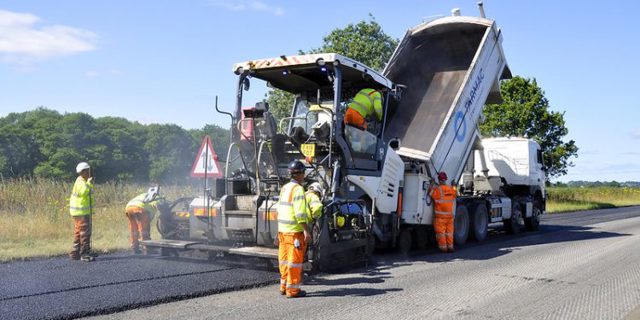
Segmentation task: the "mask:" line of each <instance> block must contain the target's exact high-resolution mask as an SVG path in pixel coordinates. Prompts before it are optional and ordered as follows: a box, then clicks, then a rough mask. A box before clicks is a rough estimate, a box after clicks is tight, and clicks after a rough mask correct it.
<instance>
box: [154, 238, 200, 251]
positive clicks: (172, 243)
mask: <svg viewBox="0 0 640 320" xmlns="http://www.w3.org/2000/svg"><path fill="white" fill-rule="evenodd" d="M199 243H201V242H197V241H184V240H169V239H162V240H144V241H142V244H143V245H144V246H147V247H156V248H174V249H186V248H187V247H188V246H191V245H194V244H199Z"/></svg>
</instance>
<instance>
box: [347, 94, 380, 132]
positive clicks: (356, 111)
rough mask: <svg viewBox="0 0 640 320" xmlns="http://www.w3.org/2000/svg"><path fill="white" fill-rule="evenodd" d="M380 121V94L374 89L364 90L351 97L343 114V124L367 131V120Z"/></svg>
mask: <svg viewBox="0 0 640 320" xmlns="http://www.w3.org/2000/svg"><path fill="white" fill-rule="evenodd" d="M374 119H375V120H377V121H378V122H380V121H382V94H380V92H378V91H377V90H375V89H371V88H365V89H362V90H360V91H358V93H357V94H356V95H355V97H353V100H351V102H350V103H349V105H348V106H347V111H346V112H345V114H344V123H345V124H347V125H350V126H353V127H357V128H359V129H362V130H367V120H368V121H372V120H374Z"/></svg>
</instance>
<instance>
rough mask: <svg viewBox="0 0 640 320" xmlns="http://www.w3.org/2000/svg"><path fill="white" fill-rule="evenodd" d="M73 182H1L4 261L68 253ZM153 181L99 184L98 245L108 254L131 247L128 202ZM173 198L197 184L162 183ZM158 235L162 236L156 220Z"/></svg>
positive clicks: (1, 250)
mask: <svg viewBox="0 0 640 320" xmlns="http://www.w3.org/2000/svg"><path fill="white" fill-rule="evenodd" d="M72 186H73V185H72V182H55V181H48V180H13V181H6V180H5V181H2V182H1V183H0V261H9V260H19V259H25V258H33V257H51V256H59V255H63V254H66V253H68V252H69V251H70V250H71V245H72V242H73V218H71V216H69V194H70V192H71V188H72ZM148 187H149V186H148V185H135V184H119V183H106V184H97V185H96V187H95V198H96V207H95V215H94V216H93V235H92V239H91V240H92V249H93V250H95V251H98V252H102V253H106V252H112V251H117V250H122V249H127V248H128V247H129V228H128V220H127V218H126V216H125V214H124V206H125V205H126V203H127V202H128V201H129V200H130V199H131V198H133V197H134V196H136V195H138V194H140V193H141V192H144V191H146V190H147V188H148ZM161 192H162V194H163V195H164V196H165V197H166V198H167V199H168V200H173V199H176V198H178V197H183V196H194V195H195V194H196V192H197V191H196V190H195V189H194V188H191V187H177V186H161ZM156 216H157V215H156ZM151 237H152V239H159V238H160V235H159V234H158V232H157V230H156V228H155V220H154V221H153V222H152V228H151Z"/></svg>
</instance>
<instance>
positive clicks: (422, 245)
mask: <svg viewBox="0 0 640 320" xmlns="http://www.w3.org/2000/svg"><path fill="white" fill-rule="evenodd" d="M413 232H414V236H415V247H416V249H418V250H425V249H426V248H427V245H428V244H429V235H428V234H427V229H426V228H417V229H415V230H414V231H413Z"/></svg>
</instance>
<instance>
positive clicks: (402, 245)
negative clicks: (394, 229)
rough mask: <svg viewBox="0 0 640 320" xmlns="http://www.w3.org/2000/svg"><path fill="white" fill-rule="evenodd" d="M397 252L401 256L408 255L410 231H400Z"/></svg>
mask: <svg viewBox="0 0 640 320" xmlns="http://www.w3.org/2000/svg"><path fill="white" fill-rule="evenodd" d="M398 251H400V253H401V254H402V255H405V256H406V255H408V254H409V252H410V251H411V230H409V229H402V230H401V231H400V235H399V236H398Z"/></svg>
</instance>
